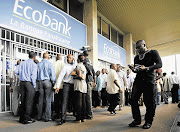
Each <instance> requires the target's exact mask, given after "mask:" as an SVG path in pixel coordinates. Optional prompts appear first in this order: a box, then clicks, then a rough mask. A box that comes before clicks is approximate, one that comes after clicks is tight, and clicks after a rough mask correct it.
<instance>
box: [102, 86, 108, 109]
mask: <svg viewBox="0 0 180 132" xmlns="http://www.w3.org/2000/svg"><path fill="white" fill-rule="evenodd" d="M101 99H102V106H107V105H108V93H107V91H106V88H102V90H101Z"/></svg>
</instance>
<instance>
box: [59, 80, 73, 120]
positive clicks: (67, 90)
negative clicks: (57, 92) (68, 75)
mask: <svg viewBox="0 0 180 132" xmlns="http://www.w3.org/2000/svg"><path fill="white" fill-rule="evenodd" d="M68 103H71V104H72V105H73V106H74V85H73V84H70V83H64V85H63V101H62V115H61V119H63V120H66V112H67V108H68Z"/></svg>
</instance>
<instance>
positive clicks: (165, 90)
mask: <svg viewBox="0 0 180 132" xmlns="http://www.w3.org/2000/svg"><path fill="white" fill-rule="evenodd" d="M162 80H163V91H162V97H163V100H164V102H165V104H168V97H169V91H170V90H169V78H168V77H167V76H166V73H163V77H162Z"/></svg>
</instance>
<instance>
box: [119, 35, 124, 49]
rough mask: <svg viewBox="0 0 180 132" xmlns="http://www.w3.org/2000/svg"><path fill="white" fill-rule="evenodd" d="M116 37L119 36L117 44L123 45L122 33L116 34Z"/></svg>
mask: <svg viewBox="0 0 180 132" xmlns="http://www.w3.org/2000/svg"><path fill="white" fill-rule="evenodd" d="M118 38H119V46H121V47H123V35H121V34H118Z"/></svg>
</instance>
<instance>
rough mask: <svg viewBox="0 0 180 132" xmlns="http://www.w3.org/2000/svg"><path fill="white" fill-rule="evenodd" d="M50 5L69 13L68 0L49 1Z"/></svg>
mask: <svg viewBox="0 0 180 132" xmlns="http://www.w3.org/2000/svg"><path fill="white" fill-rule="evenodd" d="M48 2H49V3H51V4H52V5H54V6H56V7H57V8H59V9H61V10H63V11H65V12H67V0H48Z"/></svg>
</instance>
